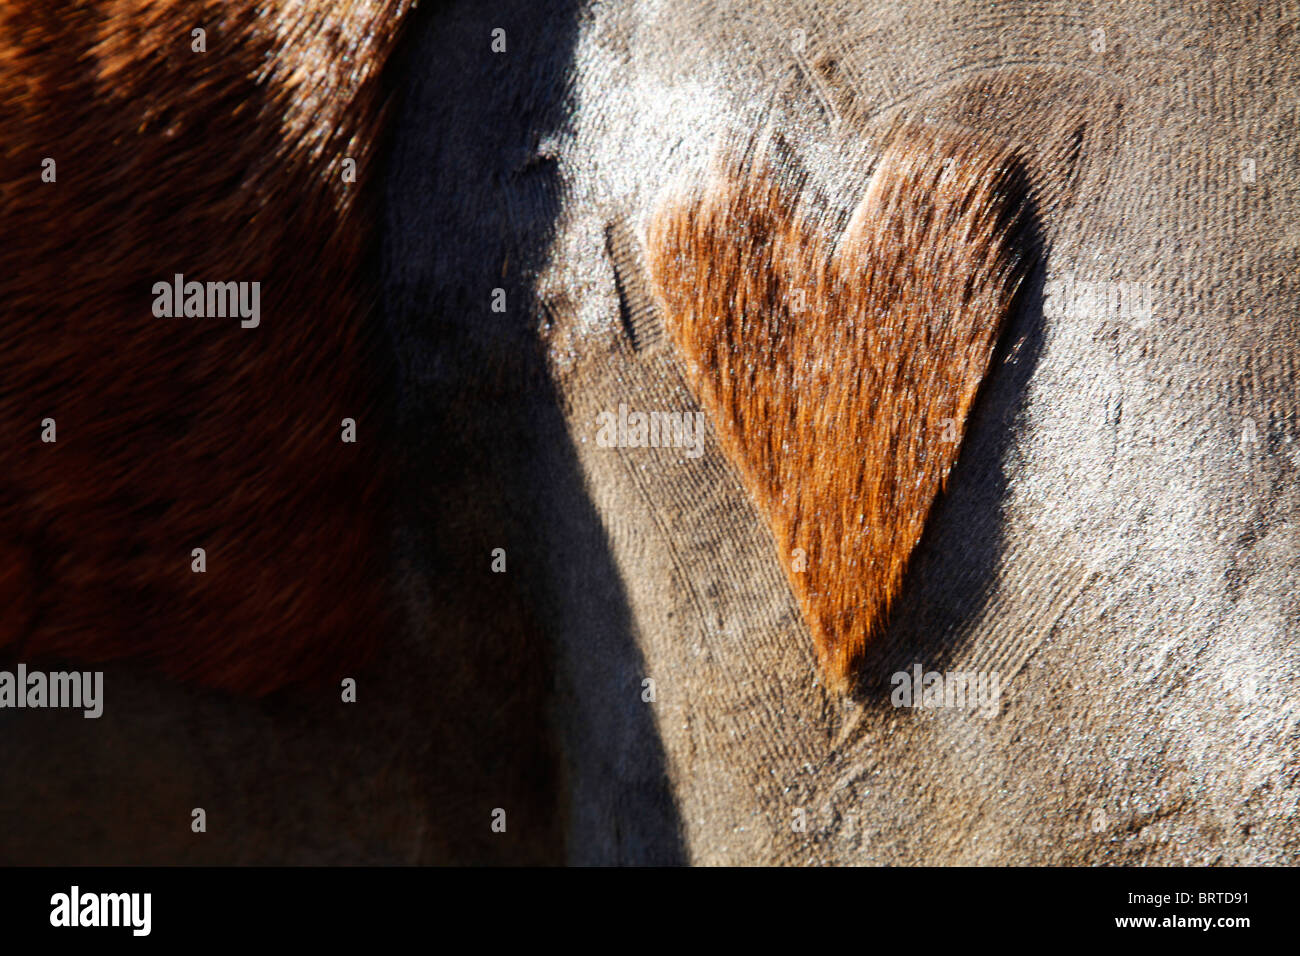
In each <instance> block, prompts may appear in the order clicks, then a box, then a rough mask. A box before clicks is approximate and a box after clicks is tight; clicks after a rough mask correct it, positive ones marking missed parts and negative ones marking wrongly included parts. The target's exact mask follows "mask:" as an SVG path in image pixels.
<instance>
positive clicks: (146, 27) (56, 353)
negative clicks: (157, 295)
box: [0, 0, 408, 693]
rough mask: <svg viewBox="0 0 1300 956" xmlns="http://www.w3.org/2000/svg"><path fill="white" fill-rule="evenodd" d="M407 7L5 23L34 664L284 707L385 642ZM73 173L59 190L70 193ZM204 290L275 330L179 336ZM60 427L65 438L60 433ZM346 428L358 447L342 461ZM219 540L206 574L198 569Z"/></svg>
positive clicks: (15, 623) (11, 296) (199, 9)
mask: <svg viewBox="0 0 1300 956" xmlns="http://www.w3.org/2000/svg"><path fill="white" fill-rule="evenodd" d="M407 7H408V3H407V2H406V0H373V2H351V3H349V2H338V3H327V4H317V3H313V2H308V0H297V2H295V0H280V2H271V3H256V4H255V3H252V2H247V0H241V2H216V0H212V2H200V3H195V2H184V3H182V2H146V0H104V2H91V3H68V4H64V3H60V4H50V3H49V2H48V0H10V2H8V3H6V4H5V5H4V6H3V7H2V8H0V91H3V93H2V95H3V101H2V102H0V150H2V151H3V152H2V153H0V196H2V198H3V208H4V227H5V234H4V239H3V242H2V243H0V283H3V302H4V306H5V316H4V322H3V326H2V328H3V331H2V332H0V335H3V340H2V341H0V440H2V441H3V443H4V449H5V458H4V464H3V471H0V529H2V530H0V600H2V601H3V602H4V605H3V607H2V608H0V644H7V645H9V647H10V649H11V651H13V652H16V653H18V654H20V655H25V656H29V657H30V656H34V655H41V654H56V655H67V656H74V657H78V658H86V659H90V660H95V661H105V660H109V659H114V658H120V657H127V656H131V657H140V658H145V659H148V660H149V661H151V662H153V663H154V664H156V665H157V666H158V667H160V668H161V669H163V670H164V671H166V672H168V673H171V674H173V675H177V676H181V677H186V678H193V679H195V680H198V681H201V682H203V683H205V684H208V685H212V686H216V687H222V688H228V689H232V690H237V691H244V692H251V693H264V692H267V691H270V690H272V689H274V688H276V687H279V686H281V685H283V684H285V683H288V682H292V681H296V680H300V679H310V678H313V677H321V676H324V675H326V674H330V675H337V674H338V673H339V672H340V671H343V670H344V669H345V668H348V667H351V666H353V665H355V664H356V663H358V662H359V661H360V660H361V659H362V658H363V657H364V655H365V652H366V651H367V649H369V648H370V647H372V646H373V644H374V642H375V641H376V639H377V638H378V637H379V636H380V634H381V632H382V631H383V629H384V613H383V611H384V607H385V604H386V603H387V602H386V601H385V599H384V590H383V584H382V580H383V579H382V575H381V574H380V572H379V570H378V568H377V566H376V559H377V555H378V554H379V548H380V547H382V545H383V543H384V542H383V541H382V538H381V535H382V527H383V522H382V516H381V513H380V512H381V505H382V503H383V502H384V501H385V500H386V497H387V495H386V493H385V491H384V467H383V465H384V463H383V460H382V458H381V457H380V453H379V452H378V451H377V449H378V448H379V447H380V446H379V440H380V438H381V434H382V432H383V430H384V423H383V421H382V419H381V417H380V415H379V409H380V408H381V407H382V404H381V403H380V402H379V401H377V399H376V396H375V381H376V377H377V376H378V375H380V374H382V372H381V371H377V369H376V365H375V363H376V361H377V359H378V356H379V354H380V353H379V352H378V350H377V349H376V347H375V344H374V342H373V341H372V336H371V333H370V332H369V331H367V329H369V328H371V327H372V325H373V322H372V321H371V320H370V319H368V318H367V315H366V313H367V311H368V306H369V304H370V302H371V301H372V299H373V294H372V293H371V292H370V291H368V289H367V285H366V283H365V281H364V280H363V279H362V278H361V276H362V274H363V270H362V268H361V267H362V262H363V259H364V257H365V256H366V255H367V250H368V248H369V241H370V219H371V214H370V210H369V208H368V204H367V202H366V201H365V200H364V194H363V192H362V190H363V189H364V184H365V181H366V178H367V172H368V168H369V166H370V165H371V160H372V157H373V154H374V148H375V143H376V140H377V138H378V136H379V134H380V130H381V121H382V116H381V113H382V102H381V92H380V88H379V84H378V75H379V71H380V69H381V67H382V66H383V64H384V62H385V60H386V58H387V57H388V55H389V53H390V51H391V50H392V48H393V45H394V43H395V40H396V34H397V31H398V28H399V26H400V24H401V22H402V19H403V16H404V15H405V13H406V12H407ZM259 11H260V12H261V15H260V16H259ZM196 27H202V28H204V29H205V30H206V31H207V37H206V41H207V52H205V53H196V52H193V51H192V50H191V30H192V29H194V28H196ZM44 157H52V158H54V159H55V160H56V162H57V171H58V181H57V183H52V184H51V183H43V182H42V181H41V178H40V174H41V161H42V159H43V158H44ZM345 157H351V158H353V159H355V160H356V162H357V166H358V179H359V181H358V182H357V183H354V184H348V183H345V182H344V181H343V179H342V176H341V161H342V160H343V159H344V158H345ZM177 272H180V273H183V274H184V275H185V276H186V278H187V280H189V279H196V280H199V281H250V282H251V281H260V282H261V283H262V301H261V325H260V327H259V328H256V329H243V328H240V324H239V320H238V319H237V318H235V319H220V318H204V319H199V318H190V319H185V318H176V319H159V318H155V317H154V316H153V314H152V304H153V294H152V291H151V289H152V285H153V283H154V282H156V281H164V280H165V281H170V278H171V276H172V275H173V273H177ZM47 416H48V417H51V418H54V419H55V420H56V421H57V428H58V441H57V443H56V444H43V443H42V442H41V440H40V422H41V420H42V419H43V418H45V417H47ZM345 417H346V418H353V419H355V420H356V422H357V427H358V442H357V443H356V444H344V443H342V442H341V441H340V431H341V429H340V422H341V420H342V419H343V418H345ZM196 547H202V548H205V549H206V552H207V572H206V573H205V574H196V573H193V572H192V571H191V569H190V562H191V558H190V553H191V549H193V548H196Z"/></svg>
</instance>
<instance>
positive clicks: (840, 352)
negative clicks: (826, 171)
mask: <svg viewBox="0 0 1300 956" xmlns="http://www.w3.org/2000/svg"><path fill="white" fill-rule="evenodd" d="M808 192H809V191H808V190H807V189H806V188H804V187H803V186H802V185H801V183H800V182H799V181H798V177H797V176H791V175H790V170H789V168H788V164H786V163H783V162H782V161H781V160H780V159H778V158H776V150H775V148H774V147H773V146H772V145H771V142H770V140H768V141H764V142H763V143H762V144H760V145H757V146H753V147H751V148H749V149H747V150H743V151H738V152H735V153H729V154H727V155H726V158H724V159H722V160H720V161H718V162H716V163H715V164H714V166H713V168H712V170H711V172H710V174H709V176H708V181H707V182H706V183H705V185H704V187H703V188H702V189H700V190H699V191H698V192H696V193H694V194H691V195H689V196H682V195H680V194H679V195H674V196H673V197H671V198H669V199H667V200H665V201H664V202H662V203H661V204H660V205H659V207H658V208H657V209H656V211H655V213H654V215H653V217H652V220H651V222H650V223H649V226H648V230H647V237H646V238H647V249H648V257H647V267H648V271H649V273H650V277H651V284H652V288H653V290H654V294H655V296H656V298H657V299H658V301H659V305H660V307H661V308H662V310H663V313H664V320H665V324H666V327H667V329H668V332H669V334H670V336H671V337H672V340H673V342H674V344H675V346H676V349H677V351H678V354H679V356H680V357H681V358H682V360H683V362H684V364H685V366H686V368H687V375H688V377H689V379H690V381H691V384H692V387H693V388H694V390H695V392H696V394H697V396H699V398H700V401H701V402H702V403H703V405H704V407H705V408H706V410H707V411H708V413H709V414H710V415H711V416H712V418H713V420H714V423H715V426H716V428H717V431H718V434H719V440H720V442H721V443H722V447H723V451H724V453H725V454H726V455H727V457H728V458H729V459H730V460H731V462H732V463H733V464H734V465H735V466H736V467H737V468H738V470H739V472H740V474H741V477H742V479H743V481H744V482H745V484H746V486H747V488H748V489H749V492H750V494H751V495H752V496H753V497H754V498H755V499H756V500H757V502H758V504H759V506H760V509H761V510H762V512H763V513H764V515H765V517H766V518H767V520H768V521H769V522H770V524H771V527H772V532H773V534H774V536H775V538H776V542H777V547H778V548H779V551H780V559H781V563H782V565H783V566H784V568H785V571H786V575H787V577H788V578H789V579H790V583H791V585H792V587H793V589H794V592H795V594H796V596H797V597H798V600H799V602H800V604H801V606H802V608H803V613H804V617H805V619H806V621H807V623H808V626H809V628H810V630H811V632H812V635H813V639H814V641H815V643H816V648H817V653H818V656H819V657H820V659H821V662H822V665H823V668H824V670H825V672H826V674H827V676H828V678H829V680H830V682H831V683H832V684H833V685H835V686H837V687H841V688H843V687H844V686H845V685H846V684H847V681H848V678H849V676H850V674H851V673H852V671H853V669H854V667H855V665H856V664H857V663H858V662H859V661H860V659H861V656H862V653H863V651H864V650H865V648H866V647H867V645H868V643H869V642H870V641H871V640H872V639H873V638H875V637H876V636H878V635H879V633H880V631H881V629H882V628H883V626H884V624H885V621H886V620H887V616H888V613H889V608H890V605H891V603H892V602H893V600H894V598H895V597H896V595H897V594H898V591H899V588H900V587H901V585H902V582H903V575H904V572H905V570H906V567H907V563H908V560H909V558H910V556H911V554H912V552H913V550H914V549H915V548H916V545H917V542H918V541H919V540H920V538H921V533H922V529H923V528H924V526H925V521H926V517H927V515H928V514H929V513H930V510H931V507H932V506H933V504H934V501H935V498H936V496H937V495H938V493H939V491H940V490H941V489H942V488H943V486H944V484H945V482H946V480H947V477H948V474H949V472H950V471H951V469H952V466H953V464H954V463H955V461H956V459H957V454H958V450H959V448H960V446H961V440H962V437H963V434H964V432H965V426H966V419H967V415H968V414H969V412H970V409H971V406H972V403H973V402H974V400H975V395H976V392H977V390H978V388H979V385H980V382H981V380H982V379H983V378H984V376H985V374H986V372H987V370H988V367H989V362H990V359H991V357H992V354H993V350H994V346H995V344H996V342H997V338H998V334H999V332H1000V330H1001V328H1002V326H1003V324H1004V322H1005V321H1006V318H1007V316H1008V314H1009V313H1010V312H1011V310H1012V309H1013V308H1014V307H1015V304H1016V298H1017V292H1018V290H1019V288H1020V286H1021V283H1022V280H1023V277H1024V274H1025V271H1026V261H1027V255H1026V253H1025V247H1024V235H1025V229H1024V221H1025V219H1024V217H1025V212H1024V210H1025V202H1024V197H1025V190H1024V177H1023V172H1022V170H1021V167H1020V165H1019V163H1018V162H1017V161H1016V159H1015V157H1014V155H1013V153H1012V152H1011V151H1010V150H1009V149H1008V148H1006V147H1005V146H1000V145H998V144H996V143H994V142H992V141H990V140H989V139H987V138H985V137H982V136H979V135H976V134H974V133H972V132H971V131H969V130H959V129H953V128H950V127H937V126H930V125H925V124H921V123H918V122H913V123H907V124H903V125H900V126H899V127H898V128H897V129H896V130H895V132H894V134H893V135H892V136H891V137H890V138H889V141H888V143H887V145H886V146H885V148H884V150H883V151H882V153H881V156H880V159H879V162H878V163H877V165H876V167H875V170H874V173H873V175H872V176H871V179H870V181H869V182H868V183H867V185H866V188H865V190H864V192H863V194H862V197H861V201H860V202H859V203H858V204H857V207H856V208H855V210H854V211H853V213H852V215H851V216H850V217H849V220H848V223H847V225H846V226H845V227H844V228H843V230H842V232H840V231H838V230H836V229H833V228H830V227H829V226H828V225H827V219H828V218H829V217H828V216H827V215H826V214H825V213H824V212H822V211H820V210H819V209H817V208H816V207H815V206H814V205H813V203H812V202H811V201H810V200H809V198H808ZM837 232H838V235H837Z"/></svg>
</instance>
